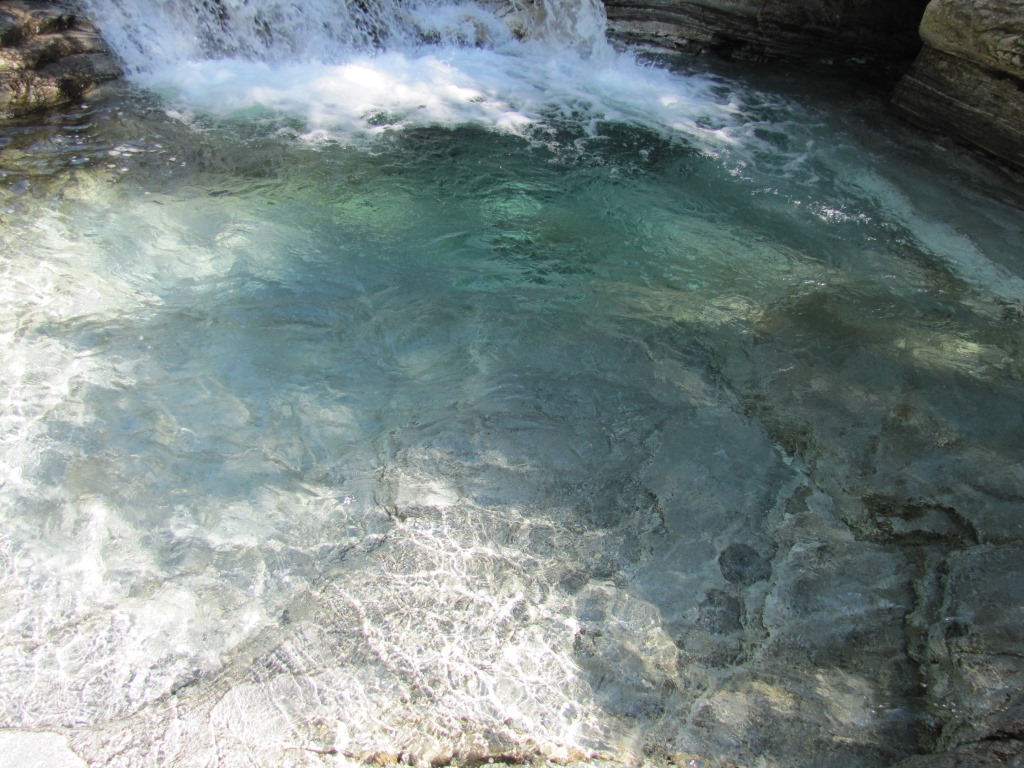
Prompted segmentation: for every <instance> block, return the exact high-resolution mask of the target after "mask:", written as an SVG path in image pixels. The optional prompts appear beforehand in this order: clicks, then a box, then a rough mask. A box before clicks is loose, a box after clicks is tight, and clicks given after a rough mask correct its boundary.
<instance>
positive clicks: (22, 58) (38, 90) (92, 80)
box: [0, 0, 121, 117]
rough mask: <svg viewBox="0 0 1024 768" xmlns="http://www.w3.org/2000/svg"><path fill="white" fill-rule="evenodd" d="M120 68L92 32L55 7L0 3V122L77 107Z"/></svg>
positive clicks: (19, 0)
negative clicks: (6, 118) (37, 111)
mask: <svg viewBox="0 0 1024 768" xmlns="http://www.w3.org/2000/svg"><path fill="white" fill-rule="evenodd" d="M120 75H121V67H120V65H119V64H118V63H117V61H116V60H115V59H114V57H113V55H112V54H111V52H110V49H109V48H108V47H107V44H106V43H105V42H104V41H103V39H102V38H101V37H100V34H99V32H98V31H97V30H96V28H95V27H94V26H93V25H92V24H91V23H90V22H89V21H88V20H86V19H85V18H83V17H82V16H80V15H78V14H76V13H74V12H73V11H72V10H70V9H69V8H68V7H66V6H64V5H60V4H57V3H40V2H30V1H29V0H5V1H4V2H2V3H0V117H15V116H18V115H22V114H25V113H28V112H33V111H35V110H40V109H46V108H49V107H56V106H60V105H63V104H68V103H70V102H73V101H76V100H78V99H80V98H82V96H84V95H86V94H87V93H88V92H89V91H90V90H92V89H93V88H95V87H96V86H97V85H99V84H100V83H103V82H106V81H109V80H113V79H115V78H117V77H119V76H120Z"/></svg>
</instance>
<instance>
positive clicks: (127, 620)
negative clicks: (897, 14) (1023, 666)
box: [0, 65, 1024, 766]
mask: <svg viewBox="0 0 1024 768" xmlns="http://www.w3.org/2000/svg"><path fill="white" fill-rule="evenodd" d="M688 66H689V65H688ZM711 66H712V67H713V66H714V65H711ZM688 76H690V77H693V78H695V81H696V79H699V82H701V83H704V84H705V87H704V90H703V91H702V92H703V93H705V94H706V95H707V98H708V99H709V101H708V105H710V106H709V107H708V109H709V110H711V113H713V110H712V109H711V108H712V107H714V105H716V104H719V105H721V104H726V103H729V104H735V105H738V106H736V111H735V112H734V113H731V116H730V117H729V118H728V120H729V136H730V140H729V141H728V142H725V143H721V142H719V143H716V142H708V141H705V140H704V139H699V138H695V137H694V136H693V135H691V134H685V133H675V134H673V133H672V132H671V131H666V129H665V127H664V125H660V124H659V125H653V126H652V125H643V124H639V123H638V122H636V121H633V122H622V121H618V122H616V121H602V120H600V119H599V118H597V119H595V118H594V116H593V115H592V114H586V109H585V108H584V109H583V112H582V113H581V114H576V115H573V114H566V113H564V112H563V111H562V110H558V111H557V112H552V114H550V115H549V116H548V117H547V118H546V119H544V120H543V121H541V122H539V123H538V124H537V125H535V126H534V127H533V128H531V129H529V130H526V131H521V132H520V133H518V134H515V133H509V132H503V131H500V130H494V129H490V128H485V127H479V126H473V125H434V126H431V125H409V126H404V127H403V125H396V126H395V127H393V128H391V129H383V130H381V131H379V132H378V135H376V136H375V137H374V138H372V139H367V140H365V141H364V140H360V141H355V142H344V141H340V140H338V139H337V137H334V138H331V139H328V140H326V141H320V142H317V143H311V142H310V141H308V139H304V138H302V137H301V134H302V133H303V131H304V123H303V121H302V120H301V119H299V118H297V117H281V116H280V115H277V114H274V113H269V112H265V111H259V110H256V111H252V112H248V113H244V114H234V115H230V116H227V117H215V116H210V115H207V116H205V117H204V116H202V115H201V114H200V115H199V116H195V115H192V116H189V119H188V120H186V121H182V120H180V119H177V118H176V117H174V116H168V115H167V114H165V108H166V103H165V102H163V101H161V100H160V98H158V97H156V96H152V95H149V96H143V95H140V94H131V93H128V92H114V93H111V94H110V95H108V96H107V97H106V98H105V99H99V100H97V101H96V102H95V103H93V104H91V105H89V106H86V107H84V108H83V109H81V110H79V111H78V112H76V113H73V114H70V115H66V116H59V117H54V118H51V119H49V120H48V122H47V123H46V124H45V125H22V126H18V125H11V126H5V127H4V128H3V129H2V140H3V142H4V145H3V146H2V148H0V153H2V155H3V157H4V162H5V170H4V175H3V178H2V179H0V185H2V187H3V193H2V194H3V198H2V210H3V214H2V221H3V225H2V229H0V232H2V239H0V252H2V265H3V267H2V274H0V295H2V297H3V301H2V310H0V334H2V350H3V352H2V354H3V358H4V364H3V366H0V368H2V373H0V376H2V378H3V393H4V403H3V409H2V412H0V413H2V415H0V440H2V442H0V451H2V455H3V462H2V467H3V472H4V476H3V478H2V484H0V520H2V527H0V567H2V571H0V579H2V585H3V590H2V597H0V669H2V670H3V672H2V675H0V680H2V681H3V682H2V683H0V727H3V728H7V729H22V728H28V729H37V730H42V731H46V730H53V729H68V730H66V731H61V733H63V734H64V736H65V738H66V739H67V743H68V744H69V745H70V746H71V747H72V748H73V749H74V750H75V751H76V752H77V753H78V754H79V755H81V756H82V757H84V758H85V759H87V760H92V761H96V762H97V763H101V764H107V765H120V764H124V765H140V764H143V762H144V760H145V756H146V755H150V756H153V755H157V754H158V753H159V754H161V755H164V758H162V759H165V760H167V761H168V762H169V763H170V764H180V765H195V764H201V763H202V761H204V760H211V759H213V758H212V757H211V756H213V755H217V756H219V757H218V759H220V760H221V761H222V764H227V765H234V764H236V763H238V764H243V763H244V762H245V761H246V760H253V761H255V764H258V765H293V764H294V765H306V764H309V765H319V764H332V761H333V762H334V763H344V762H345V761H346V760H350V759H357V758H361V759H368V756H371V755H373V754H375V753H396V754H398V753H402V754H405V755H406V758H404V759H408V760H410V761H412V762H415V761H416V760H420V761H422V760H430V759H433V758H448V757H451V756H452V755H453V754H459V753H463V754H468V753H473V754H478V755H491V756H495V755H499V756H500V755H502V754H505V755H532V754H535V753H536V754H542V755H545V756H554V757H556V758H558V759H561V760H570V759H582V758H586V759H588V760H590V761H591V762H594V761H599V760H601V759H606V758H607V759H616V760H641V759H647V760H648V761H652V762H655V763H657V762H659V761H661V762H666V761H668V760H670V759H671V758H672V756H673V755H676V756H677V757H676V758H675V759H676V760H677V762H678V760H682V759H684V758H682V757H678V755H689V756H690V757H689V758H686V759H691V758H692V759H694V760H698V759H699V760H704V761H706V764H710V765H716V764H719V763H718V762H715V761H728V760H731V761H734V762H738V763H740V764H744V765H755V764H756V765H780V766H782V765H793V766H798V765H808V764H810V763H809V762H808V761H809V760H812V759H814V760H818V759H821V760H822V761H823V762H827V763H828V764H830V765H858V766H861V765H865V766H867V765H870V766H874V765H887V764H889V763H890V762H892V761H893V760H895V759H897V758H899V757H901V756H905V755H907V754H911V753H913V752H915V751H918V750H924V749H928V748H930V746H931V743H932V742H931V738H932V734H933V732H934V730H935V729H936V728H937V727H938V725H941V723H942V717H943V716H944V715H943V713H942V712H941V711H940V709H939V708H937V705H936V702H935V701H934V700H929V699H927V697H926V695H925V694H924V693H923V692H922V689H921V687H920V683H921V680H922V675H921V672H920V671H919V670H918V668H917V661H916V658H915V647H914V644H913V640H912V638H910V637H909V635H908V629H907V622H908V617H909V616H911V614H912V613H913V612H914V611H915V610H916V609H917V608H918V607H919V603H918V593H919V591H920V590H919V589H918V584H919V582H920V580H921V579H923V578H924V576H923V575H922V572H921V566H920V564H921V563H922V562H924V563H927V562H928V558H929V557H932V556H934V555H936V553H939V552H944V551H949V550H950V549H955V548H957V547H962V546H969V545H972V544H977V543H978V542H993V541H996V542H998V541H1011V540H1014V538H1015V537H1019V523H1018V522H1017V517H1018V516H1017V512H1016V506H1017V503H1018V501H1019V499H1020V498H1021V494H1022V492H1024V488H1022V482H1024V478H1022V477H1021V475H1020V470H1019V466H1018V464H1017V462H1018V459H1019V456H1020V455H1021V454H1022V449H1024V446H1022V444H1021V443H1022V438H1021V435H1022V434H1024V432H1022V430H1021V426H1022V424H1021V421H1022V411H1021V404H1022V394H1024V392H1022V384H1021V382H1022V369H1021V355H1020V351H1021V343H1022V339H1024V326H1022V322H1021V316H1022V312H1024V282H1022V278H1024V273H1022V262H1021V252H1020V243H1021V242H1024V237H1022V235H1024V214H1022V213H1021V209H1020V208H1019V207H1014V203H1015V202H1016V204H1018V205H1019V203H1020V198H1019V197H1017V198H1014V196H1015V195H1016V194H1017V191H1016V190H1015V188H1014V186H1013V184H1012V183H1010V182H1008V181H1006V180H1004V179H1002V177H1001V176H1000V175H999V174H998V173H994V172H992V171H990V170H988V169H986V168H984V167H983V166H981V165H979V164H978V163H977V162H976V161H974V160H973V159H971V158H968V157H966V156H964V155H962V154H961V153H959V152H958V151H956V150H949V149H947V150H943V149H940V148H938V147H936V146H933V145H931V144H929V143H928V142H927V141H925V140H923V139H921V138H919V137H917V136H915V135H913V134H911V133H910V132H909V131H908V130H907V129H906V128H904V127H903V126H901V125H899V124H898V123H895V122H893V121H892V120H891V119H890V118H889V117H888V116H887V115H886V114H885V111H884V96H883V95H882V94H879V93H877V92H875V91H873V90H871V89H869V88H865V87H862V86H859V85H856V84H851V83H847V82H843V81H841V80H839V79H838V78H836V77H833V76H829V75H824V76H821V77H815V76H812V75H804V76H800V77H799V78H798V77H797V76H795V75H793V74H792V73H786V72H780V73H773V72H769V71H762V72H760V73H742V72H740V73H737V72H732V71H726V70H724V69H719V70H718V71H714V70H713V69H712V70H703V71H701V72H699V73H698V72H690V73H688V72H686V71H681V72H679V73H678V74H677V75H676V77H678V78H686V77H688ZM388 120H389V118H387V117H386V116H385V117H382V118H380V119H379V120H378V121H377V122H378V123H381V125H378V126H376V127H378V128H381V127H383V126H384V125H386V124H387V123H388ZM698 122H699V121H698ZM915 505H916V506H915ZM892 508H900V509H902V510H903V513H900V514H897V515H896V523H895V524H894V523H893V521H892V520H890V519H888V518H886V519H882V518H884V517H885V515H886V514H887V513H886V512H885V510H887V509H892ZM880 510H881V511H880ZM908 510H909V512H908ZM913 510H917V511H918V512H920V514H919V515H917V518H915V517H914V515H913V514H910V512H913ZM951 510H952V511H951ZM901 514H902V516H901ZM901 526H902V527H901ZM915 553H916V554H915ZM922 553H923V554H922ZM823 756H824V757H823ZM826 758H827V759H826ZM69 759H70V758H69ZM153 759H155V758H153ZM701 764H703V763H701Z"/></svg>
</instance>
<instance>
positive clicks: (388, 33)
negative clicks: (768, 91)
mask: <svg viewBox="0 0 1024 768" xmlns="http://www.w3.org/2000/svg"><path fill="white" fill-rule="evenodd" d="M83 2H85V3H86V5H87V6H88V10H89V12H90V14H91V15H92V17H93V18H95V19H96V20H97V23H98V25H99V26H100V28H101V30H102V31H103V34H104V36H105V37H106V39H107V40H108V41H109V42H110V44H111V45H112V46H113V48H114V49H115V50H116V51H117V52H118V54H119V55H120V56H121V58H122V59H123V60H124V62H125V67H126V70H127V71H128V72H129V76H130V78H131V79H132V80H133V81H134V82H136V83H137V84H138V85H140V86H141V87H143V88H146V89H148V90H150V91H152V92H155V93H157V94H158V95H160V96H161V97H162V98H163V99H164V100H165V103H166V104H167V105H168V107H169V111H170V112H172V113H173V114H175V115H177V116H180V117H182V118H183V119H185V120H190V119H192V118H194V117H197V116H198V117H201V118H204V119H205V118H210V117H213V118H214V119H216V118H218V117H224V116H227V115H231V114H242V115H247V116H252V115H253V114H259V115H261V116H262V117H264V118H267V117H269V118H271V119H273V118H275V117H282V118H286V121H287V122H288V124H289V126H294V125H295V124H296V119H297V122H298V123H299V124H301V125H302V126H303V128H302V129H299V131H298V134H299V135H300V136H301V137H304V138H306V139H309V140H314V141H324V140H327V141H340V142H341V143H346V144H350V143H352V142H359V141H362V140H364V139H366V138H367V137H370V138H371V139H372V138H373V137H376V136H379V135H380V134H381V133H384V132H386V131H389V130H392V129H396V128H402V127H408V126H412V125H420V126H423V125H447V126H453V125H467V124H473V125H478V126H483V127H486V128H491V129H497V130H501V131H508V132H515V133H519V134H524V133H527V132H532V133H533V135H534V136H535V137H536V135H537V134H538V127H540V129H541V130H540V133H543V131H544V130H545V126H550V123H551V121H552V119H555V120H565V119H569V120H571V121H573V123H574V125H575V126H576V129H578V130H581V131H583V132H584V133H592V132H593V130H594V128H595V126H597V125H599V124H601V123H602V122H607V121H617V122H625V123H632V124H639V125H642V126H644V127H646V128H649V129H653V130H656V131H659V132H662V133H664V134H666V135H669V136H671V137H672V138H673V139H676V138H679V137H685V138H684V140H686V141H694V140H696V141H698V142H699V143H701V144H702V145H703V146H705V147H711V148H712V150H713V151H715V152H717V151H718V150H720V149H721V148H722V147H723V146H726V145H728V144H730V143H731V142H732V140H733V139H732V137H731V136H730V135H729V126H730V124H731V123H733V122H734V116H735V114H736V111H737V110H736V104H735V101H734V96H733V94H732V93H730V92H728V91H723V89H721V88H720V87H716V86H715V84H714V83H713V82H711V81H709V79H707V78H703V77H685V78H683V77H678V76H675V75H672V74H671V73H668V72H666V71H664V70H659V69H656V68H653V67H649V66H646V65H643V64H641V63H639V62H638V61H637V60H636V58H635V57H634V56H633V55H631V54H628V53H622V52H618V51H615V50H613V49H612V47H611V45H610V44H609V43H608V42H607V40H606V38H605V16H604V7H603V5H602V3H601V2H599V0H479V1H478V2H476V3H473V2H467V1H466V0H410V2H404V1H403V0H304V1H303V2H302V3H297V2H287V1H286V0H158V2H152V3H148V2H143V0H83ZM288 130H292V128H291V127H289V128H288Z"/></svg>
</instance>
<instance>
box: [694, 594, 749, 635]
mask: <svg viewBox="0 0 1024 768" xmlns="http://www.w3.org/2000/svg"><path fill="white" fill-rule="evenodd" d="M742 615H743V605H742V604H741V603H740V601H739V599H738V598H736V597H735V596H733V595H730V594H729V593H728V592H726V591H724V590H721V589H709V590H708V592H707V594H705V595H704V599H703V600H701V601H700V608H699V613H698V617H697V623H698V624H699V625H700V627H701V628H702V629H705V630H707V631H708V632H713V633H715V634H719V635H723V634H727V633H729V632H738V631H740V630H741V629H742V628H743V627H742V624H741V619H742Z"/></svg>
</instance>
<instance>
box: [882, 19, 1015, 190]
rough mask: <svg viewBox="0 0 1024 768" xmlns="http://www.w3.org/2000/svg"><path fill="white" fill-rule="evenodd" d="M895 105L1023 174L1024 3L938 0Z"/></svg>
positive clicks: (923, 25) (924, 25)
mask: <svg viewBox="0 0 1024 768" xmlns="http://www.w3.org/2000/svg"><path fill="white" fill-rule="evenodd" d="M921 38H922V40H923V41H924V45H925V47H924V49H923V50H922V51H921V54H920V56H918V58H917V60H916V61H915V62H914V65H913V67H912V68H911V70H910V72H908V73H907V75H906V76H905V77H904V78H903V79H902V80H901V81H900V83H899V85H898V86H897V88H896V91H895V93H894V95H893V105H894V107H895V109H896V111H897V112H898V113H899V114H900V115H901V116H902V117H904V118H906V119H908V120H910V121H911V122H913V123H916V124H917V125H920V126H923V127H925V128H928V129H930V130H933V131H936V132H939V133H942V134H945V135H948V136H951V137H953V138H955V139H957V140H959V141H961V142H963V143H965V144H968V145H970V146H973V147H975V148H977V149H980V150H982V151H983V152H985V153H987V154H989V155H991V156H993V157H995V158H997V159H999V160H1000V161H1002V162H1004V163H1005V164H1007V165H1009V166H1011V167H1013V168H1015V169H1017V170H1019V171H1024V0H933V2H932V3H931V4H930V5H929V6H928V9H927V11H926V12H925V15H924V19H923V20H922V22H921Z"/></svg>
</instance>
